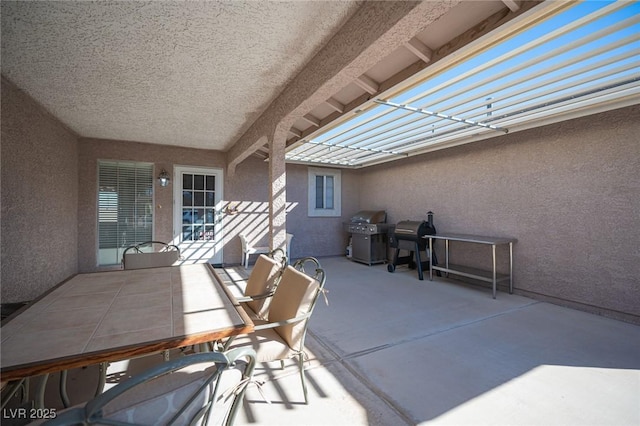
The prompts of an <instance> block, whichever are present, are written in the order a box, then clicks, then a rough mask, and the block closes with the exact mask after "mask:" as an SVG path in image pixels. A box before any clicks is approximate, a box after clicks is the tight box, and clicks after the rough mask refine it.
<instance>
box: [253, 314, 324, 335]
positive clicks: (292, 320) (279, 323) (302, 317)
mask: <svg viewBox="0 0 640 426" xmlns="http://www.w3.org/2000/svg"><path fill="white" fill-rule="evenodd" d="M310 316H311V312H307V313H306V314H304V315H300V316H299V317H295V318H289V319H286V320H284V321H277V322H269V323H266V324H259V325H256V326H255V327H254V328H253V329H254V330H255V331H258V330H265V329H268V328H276V327H280V326H283V325H290V324H295V323H298V322H300V321H303V320H305V319H307V318H309V317H310Z"/></svg>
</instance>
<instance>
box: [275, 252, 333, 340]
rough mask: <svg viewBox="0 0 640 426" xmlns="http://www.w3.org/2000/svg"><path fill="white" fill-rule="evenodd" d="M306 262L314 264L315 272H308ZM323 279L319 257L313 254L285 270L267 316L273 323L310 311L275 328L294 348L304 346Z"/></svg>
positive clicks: (323, 274)
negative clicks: (292, 321)
mask: <svg viewBox="0 0 640 426" xmlns="http://www.w3.org/2000/svg"><path fill="white" fill-rule="evenodd" d="M307 262H312V263H313V264H314V271H313V275H308V274H307V273H306V272H305V270H304V267H303V266H304V264H305V263H307ZM324 283H325V273H324V270H323V269H322V268H321V267H320V263H319V262H318V261H317V259H315V258H311V257H307V258H303V259H300V260H298V261H297V262H296V263H295V264H294V266H287V268H286V269H285V271H284V273H283V274H282V278H281V279H280V283H278V288H277V289H276V292H275V294H274V296H273V300H272V301H271V306H270V307H269V313H268V319H269V322H271V323H273V322H280V321H286V320H290V319H293V318H297V317H301V316H304V315H307V317H306V318H305V319H303V320H302V321H299V322H297V323H295V324H287V325H281V326H278V327H275V328H274V330H275V331H276V333H278V334H279V335H280V337H282V339H283V340H284V341H285V342H286V343H287V344H288V345H289V347H291V348H292V349H299V350H302V349H303V346H304V338H305V334H306V331H307V324H308V322H309V318H310V316H311V313H312V312H313V308H314V307H315V304H316V302H317V300H318V296H319V295H320V292H321V291H322V290H323V288H324Z"/></svg>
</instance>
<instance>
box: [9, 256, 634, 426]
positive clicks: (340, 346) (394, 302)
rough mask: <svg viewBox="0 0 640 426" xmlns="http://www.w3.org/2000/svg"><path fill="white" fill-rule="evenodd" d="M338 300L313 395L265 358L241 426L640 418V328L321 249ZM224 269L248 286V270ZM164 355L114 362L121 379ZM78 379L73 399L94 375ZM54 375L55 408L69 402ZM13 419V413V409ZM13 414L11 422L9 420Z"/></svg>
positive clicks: (320, 335) (233, 281) (313, 346)
mask: <svg viewBox="0 0 640 426" xmlns="http://www.w3.org/2000/svg"><path fill="white" fill-rule="evenodd" d="M320 260H321V263H322V265H323V267H324V268H325V269H326V271H327V275H328V281H327V288H328V290H329V294H328V299H329V305H328V306H327V305H325V303H324V302H323V301H319V303H318V306H317V307H316V310H315V312H314V315H313V318H312V319H311V323H310V335H309V336H308V337H307V347H308V352H309V356H310V360H309V362H308V364H307V378H308V383H309V397H310V403H309V405H308V406H305V405H304V404H303V403H302V391H301V387H300V380H299V376H298V373H297V368H296V366H295V364H294V363H293V362H292V363H290V364H288V365H287V367H286V368H285V369H284V370H280V368H279V365H278V364H274V365H261V366H258V368H257V370H256V375H257V378H258V379H260V380H266V381H267V383H266V384H265V385H264V386H263V391H264V392H265V394H266V396H267V398H268V399H269V400H270V401H271V404H267V403H266V402H265V400H264V399H263V397H262V396H261V395H260V393H259V392H258V390H257V389H256V388H251V389H249V391H248V393H247V397H246V400H245V403H244V407H243V409H242V410H241V411H240V413H239V416H238V418H237V421H236V423H237V424H263V425H271V424H278V425H284V424H291V425H300V424H349V425H354V424H371V425H390V424H393V425H398V424H420V423H437V424H473V425H477V424H505V425H506V424H510V425H513V424H532V425H533V424H545V425H550V424H562V425H586V424H616V425H637V424H639V423H640V410H639V409H638V407H639V406H640V405H639V402H640V401H639V399H640V327H638V326H636V325H632V324H628V323H624V322H619V321H615V320H611V319H608V318H604V317H600V316H596V315H592V314H588V313H584V312H580V311H576V310H572V309H567V308H563V307H559V306H556V305H551V304H548V303H544V302H539V301H535V300H532V299H529V298H526V297H522V296H518V295H509V294H508V293H504V292H499V293H498V296H497V299H495V300H494V299H492V298H491V291H490V290H489V289H486V288H482V287H478V286H469V285H465V284H462V283H460V282H456V281H452V280H446V279H443V278H435V279H434V281H433V282H431V281H428V280H427V279H425V280H424V281H419V280H418V279H417V274H416V272H415V271H412V270H409V269H407V268H406V267H398V269H397V270H396V272H395V273H394V274H390V273H388V272H387V271H386V265H378V266H371V267H368V266H365V265H361V264H357V263H353V262H350V261H348V260H347V259H345V258H343V257H327V258H322V259H320ZM219 272H220V273H221V275H222V276H223V277H224V279H225V281H226V282H227V283H228V285H229V286H231V287H232V288H233V289H234V290H236V291H240V289H241V287H242V284H243V283H242V277H243V276H246V274H247V273H248V271H247V270H245V269H244V268H242V267H240V266H236V267H229V268H226V269H224V270H222V269H220V270H219ZM160 359H161V358H160V357H159V356H157V357H156V356H154V357H148V358H145V359H138V360H134V361H131V362H129V363H128V365H127V363H114V364H112V365H111V366H110V370H109V381H110V382H115V381H117V380H118V379H120V378H121V377H122V376H125V375H127V374H131V373H132V372H135V371H137V370H138V369H140V368H144V367H146V366H148V365H149V363H150V362H159V361H160ZM74 373H75V374H72V375H71V384H70V388H73V389H70V390H71V392H70V394H71V398H72V401H74V402H76V403H77V402H78V401H79V399H80V398H83V395H88V394H90V392H91V391H86V390H85V391H83V389H87V387H90V386H91V384H92V383H91V382H92V381H93V380H94V379H95V377H96V376H95V372H94V371H92V369H86V370H81V371H75V372H74ZM55 389H56V387H55V380H52V383H51V384H50V386H49V388H48V391H49V394H48V399H47V400H46V405H47V406H48V407H50V408H51V407H57V406H59V402H58V398H57V397H56V395H55ZM5 420H6V419H5ZM7 424H9V423H7Z"/></svg>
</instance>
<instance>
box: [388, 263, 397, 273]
mask: <svg viewBox="0 0 640 426" xmlns="http://www.w3.org/2000/svg"><path fill="white" fill-rule="evenodd" d="M395 270H396V265H394V264H391V263H390V264H388V265H387V271H389V272H393V271H395Z"/></svg>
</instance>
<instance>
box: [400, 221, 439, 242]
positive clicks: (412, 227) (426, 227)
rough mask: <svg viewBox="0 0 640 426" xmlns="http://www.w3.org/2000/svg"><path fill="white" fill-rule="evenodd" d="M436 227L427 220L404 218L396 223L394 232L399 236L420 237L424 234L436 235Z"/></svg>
mask: <svg viewBox="0 0 640 426" xmlns="http://www.w3.org/2000/svg"><path fill="white" fill-rule="evenodd" d="M435 233H436V229H435V227H434V226H433V225H431V224H430V223H429V222H426V221H417V220H403V221H400V222H398V223H397V224H396V228H395V230H394V234H395V235H396V237H397V238H402V237H405V238H407V237H409V238H411V237H412V238H420V237H422V236H424V235H435Z"/></svg>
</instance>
